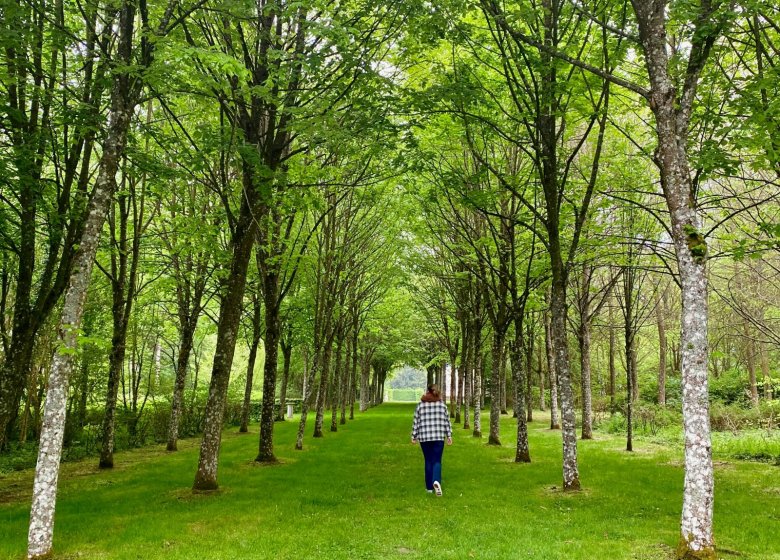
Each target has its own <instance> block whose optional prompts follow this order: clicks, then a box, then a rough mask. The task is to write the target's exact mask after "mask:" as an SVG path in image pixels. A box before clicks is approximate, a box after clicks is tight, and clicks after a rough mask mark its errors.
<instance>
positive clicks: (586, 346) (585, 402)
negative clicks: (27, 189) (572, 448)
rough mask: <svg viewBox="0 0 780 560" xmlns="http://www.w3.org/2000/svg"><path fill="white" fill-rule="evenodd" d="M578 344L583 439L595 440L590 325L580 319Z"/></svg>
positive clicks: (585, 320)
mask: <svg viewBox="0 0 780 560" xmlns="http://www.w3.org/2000/svg"><path fill="white" fill-rule="evenodd" d="M579 327H580V328H579V332H578V333H577V342H578V343H579V346H580V372H581V375H582V428H581V436H580V437H581V438H582V439H593V400H592V393H591V372H590V325H589V324H588V321H587V319H583V318H582V317H581V318H580V325H579Z"/></svg>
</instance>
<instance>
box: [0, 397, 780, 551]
mask: <svg viewBox="0 0 780 560" xmlns="http://www.w3.org/2000/svg"><path fill="white" fill-rule="evenodd" d="M412 411H413V405H407V404H403V405H400V404H386V405H382V406H381V407H378V408H376V409H373V410H371V411H369V412H367V413H365V414H363V415H360V416H359V417H358V418H357V419H356V420H354V421H352V422H350V423H349V424H348V425H347V426H342V427H340V430H341V431H339V432H338V433H335V434H331V433H326V437H325V438H323V439H319V440H314V439H313V438H311V437H307V439H306V441H305V447H306V449H305V451H303V452H296V451H294V449H293V442H294V439H295V430H296V428H297V423H294V422H291V421H288V422H285V423H282V424H277V429H276V451H277V455H278V456H279V458H280V459H281V460H282V464H280V465H277V466H272V467H259V466H256V465H254V464H253V463H252V461H251V459H252V458H253V457H254V456H255V454H256V446H257V428H256V426H253V428H254V430H253V433H251V434H249V435H238V434H236V433H235V431H234V430H228V431H226V432H225V436H224V438H223V448H222V456H221V463H220V472H219V480H220V484H221V488H222V489H221V491H220V492H219V493H217V494H215V495H193V494H192V493H191V492H190V490H189V488H190V486H191V484H192V480H193V476H194V471H195V466H196V463H197V441H196V440H190V441H187V442H184V443H183V445H182V450H181V451H179V452H178V453H176V454H166V453H165V452H164V451H163V450H162V448H155V449H146V450H139V451H134V452H128V453H121V454H118V455H117V464H118V468H117V469H115V470H114V471H113V472H107V473H106V472H98V471H97V469H95V468H94V465H95V464H96V462H97V461H96V460H94V459H93V460H90V461H89V462H86V463H79V464H68V465H65V467H64V473H63V479H62V482H61V489H60V496H59V503H58V508H57V525H56V530H55V550H56V553H57V555H56V557H57V558H112V559H113V558H116V559H133V560H136V559H156V558H160V559H163V558H164V559H166V560H173V559H195V558H197V559H265V558H267V559H269V560H270V559H274V560H276V559H280V560H281V559H290V560H302V559H304V560H305V559H315V558H316V559H322V560H331V559H350V560H351V559H385V558H403V559H413V558H420V559H423V558H425V559H439V558H440V559H445V558H446V559H457V560H462V559H470V558H478V559H479V558H484V559H544V560H550V559H567V560H569V559H571V560H577V559H581V560H600V559H656V558H658V559H666V558H670V555H671V550H672V548H673V547H674V545H675V544H676V540H677V531H678V523H679V515H680V504H681V492H682V490H681V488H682V475H683V473H682V461H681V454H680V451H679V450H678V449H669V448H667V447H663V446H659V445H655V444H651V443H644V442H638V443H637V446H636V447H637V451H636V452H634V453H633V454H628V453H626V452H624V451H623V450H622V446H623V442H622V440H621V439H620V438H617V437H613V436H608V435H604V434H597V439H596V440H595V441H588V442H579V446H578V449H579V452H580V474H581V479H582V483H583V486H584V490H583V491H582V492H579V493H574V494H564V493H562V492H561V491H560V479H561V473H560V456H561V443H560V434H559V433H558V432H551V431H549V430H547V429H546V427H547V424H546V422H542V421H537V422H535V423H534V424H532V426H531V430H530V437H531V453H532V459H533V463H531V464H530V465H517V464H515V463H513V462H512V459H513V457H514V449H513V447H512V445H511V444H512V441H513V438H514V423H513V421H512V420H511V419H510V418H505V419H504V420H503V423H502V437H503V439H504V443H505V445H504V446H503V447H501V448H495V447H488V446H487V445H485V444H484V440H483V441H482V442H480V441H478V440H476V439H474V438H472V437H471V435H470V433H469V432H466V431H464V430H463V429H462V428H459V427H458V428H456V431H455V444H454V445H453V446H452V447H448V448H447V449H446V450H445V456H444V473H443V479H444V480H443V487H444V496H443V497H442V498H438V499H437V498H435V497H433V496H431V495H429V494H427V493H425V491H424V485H423V476H422V454H421V453H420V450H419V448H418V447H415V446H412V445H411V444H410V443H409V439H408V433H409V428H410V424H411V415H412ZM537 417H539V415H537ZM483 426H485V428H486V427H487V418H485V420H484V423H483ZM310 432H311V429H309V433H308V434H307V436H309V435H310ZM716 465H717V466H716V476H717V480H716V485H717V486H716V513H715V523H716V528H715V530H716V536H717V544H718V546H719V548H720V550H721V553H720V556H721V557H722V558H727V559H731V558H739V559H755V560H772V559H775V560H780V468H778V467H776V466H771V465H765V464H758V463H745V462H738V461H737V462H721V461H719V462H717V463H716ZM31 480H32V478H31V473H27V472H25V473H14V474H11V475H6V476H4V477H2V478H0V558H11V559H20V558H22V557H23V556H24V551H25V546H26V536H27V516H28V514H29V511H28V508H29V492H30V490H29V488H30V486H31Z"/></svg>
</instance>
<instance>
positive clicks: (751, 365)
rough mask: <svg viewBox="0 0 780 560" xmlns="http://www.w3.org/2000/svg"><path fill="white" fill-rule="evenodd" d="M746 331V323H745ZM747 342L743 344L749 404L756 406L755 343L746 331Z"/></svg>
mask: <svg viewBox="0 0 780 560" xmlns="http://www.w3.org/2000/svg"><path fill="white" fill-rule="evenodd" d="M745 330H746V331H747V330H748V328H747V325H745ZM747 335H748V338H747V343H746V344H745V362H747V370H748V383H749V385H750V404H752V405H753V406H758V381H757V378H756V343H755V341H754V340H753V339H752V338H750V333H747Z"/></svg>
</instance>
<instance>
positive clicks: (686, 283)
mask: <svg viewBox="0 0 780 560" xmlns="http://www.w3.org/2000/svg"><path fill="white" fill-rule="evenodd" d="M0 44H1V45H0V46H1V47H2V49H1V50H0V68H2V69H1V70H0V100H2V103H1V104H0V115H2V128H0V341H1V342H2V344H1V345H0V458H4V457H5V458H14V457H16V458H17V459H19V460H20V461H22V462H23V458H24V456H25V453H29V452H30V450H32V453H36V454H37V462H36V465H37V466H36V478H35V487H34V493H33V502H32V513H31V520H30V530H29V547H28V557H29V558H43V557H46V556H47V555H48V554H50V552H51V546H52V535H53V529H54V514H55V506H56V492H57V480H58V473H59V465H60V462H61V460H63V459H64V458H70V457H80V456H83V455H85V454H86V455H90V456H94V460H95V462H96V463H97V464H99V466H100V468H104V469H110V468H113V467H114V465H115V462H116V461H118V460H120V459H118V458H117V457H115V456H114V452H115V451H116V450H117V449H121V448H127V447H132V446H141V445H144V444H146V443H150V442H155V441H156V442H160V443H166V444H167V449H168V451H170V452H175V451H176V450H177V441H178V440H179V439H180V438H181V437H185V436H186V437H189V436H198V437H199V438H201V444H200V455H199V460H198V464H197V465H193V491H199V492H208V491H212V490H215V489H217V488H218V486H219V483H218V480H219V479H218V467H219V450H220V439H221V435H222V432H223V429H224V427H225V426H226V425H236V426H240V430H241V431H242V432H246V431H248V429H249V427H248V425H249V422H250V420H254V421H256V422H258V423H259V429H258V433H257V437H258V440H257V442H258V447H257V456H256V457H254V459H255V461H257V462H259V463H268V464H272V463H275V462H276V457H275V454H274V439H273V435H274V423H275V422H278V421H283V420H284V416H285V410H286V405H287V404H288V403H290V404H292V405H293V406H294V407H295V409H296V411H297V412H299V413H300V414H299V416H298V417H297V420H296V421H297V422H299V425H298V437H297V443H296V448H297V449H303V448H304V446H305V445H306V438H307V437H315V438H317V437H327V432H328V431H331V432H335V431H338V430H340V429H343V428H342V426H345V425H347V424H348V420H349V419H352V418H354V416H355V415H356V414H359V412H360V411H365V410H366V409H368V408H369V407H371V406H375V405H377V404H380V403H381V402H382V400H383V398H384V393H385V385H386V382H387V381H388V376H390V375H391V373H392V371H393V369H394V368H395V367H396V366H401V365H404V364H410V365H414V366H416V367H420V368H422V369H424V370H426V371H427V380H428V382H429V383H432V382H437V383H439V384H441V385H442V392H443V394H444V396H445V399H446V401H447V403H448V405H449V406H450V410H451V415H452V418H453V421H454V422H456V423H457V424H459V425H460V426H461V428H462V429H467V430H469V432H468V433H470V434H473V436H474V437H480V438H484V440H485V442H486V443H487V444H490V445H511V446H513V447H515V446H516V455H515V460H516V461H517V462H519V463H523V462H529V461H532V460H533V449H532V448H531V447H530V446H529V444H528V433H527V422H528V421H529V420H531V419H532V417H533V413H534V412H535V411H538V410H540V409H541V410H542V411H549V414H550V427H551V429H560V431H561V435H562V438H561V441H562V456H561V464H560V468H561V471H560V473H561V477H562V483H563V489H564V490H565V491H576V490H579V489H581V488H583V487H584V488H587V485H588V481H587V478H584V479H581V478H580V472H579V465H578V462H579V459H578V451H577V450H578V445H583V443H581V442H582V441H584V440H588V439H592V438H593V431H594V430H595V429H598V428H599V426H600V425H605V424H607V423H609V424H610V425H612V426H619V429H620V430H621V431H623V432H624V433H625V434H626V450H627V451H631V450H632V448H633V433H634V429H635V427H636V425H637V422H642V423H646V422H651V423H663V422H670V423H675V422H679V423H680V425H681V426H682V427H683V431H684V453H685V483H684V488H683V489H682V490H683V492H682V493H683V503H682V514H681V526H680V543H679V547H678V549H677V555H678V557H679V558H700V559H712V558H715V537H714V535H713V532H712V527H713V519H712V518H713V503H714V478H713V466H712V451H711V449H712V446H711V440H710V430H711V425H712V426H714V427H715V428H716V429H722V428H728V429H740V428H742V427H762V428H768V429H771V428H773V427H774V426H776V425H777V423H778V421H780V405H779V403H778V401H777V399H776V396H777V391H778V390H780V374H778V373H777V371H778V369H779V368H780V352H779V351H778V345H780V335H779V334H778V333H780V328H778V327H780V324H778V320H779V318H780V281H778V278H780V204H779V203H778V195H780V189H779V188H778V186H779V185H780V183H779V181H780V131H778V122H780V121H779V120H778V119H780V106H779V105H778V103H777V94H778V91H777V90H778V88H780V75H778V74H779V72H778V67H777V62H776V61H777V60H778V59H780V57H778V55H780V4H778V2H776V1H772V0H745V1H742V2H724V1H720V0H643V1H640V0H636V1H631V2H626V1H622V2H620V1H617V0H583V1H579V0H578V1H565V0H540V1H538V2H530V1H526V0H504V1H500V0H471V1H467V0H442V1H425V0H419V1H418V0H412V1H408V2H407V1H403V2H397V1H395V2H394V1H384V0H302V1H296V2H291V1H287V0H256V1H249V0H166V1H161V2H146V1H144V0H1V1H0ZM446 380H448V383H446V384H445V381H446ZM711 403H712V405H711ZM356 409H357V410H356ZM483 409H484V410H485V412H486V414H485V418H486V419H488V422H487V425H486V426H483V425H482V411H483ZM502 414H512V415H513V416H514V417H516V419H517V430H516V433H513V434H502V433H500V423H499V419H500V417H501V415H502ZM9 460H10V459H9ZM3 464H5V463H3ZM518 472H520V471H518Z"/></svg>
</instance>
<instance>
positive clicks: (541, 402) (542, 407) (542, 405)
mask: <svg viewBox="0 0 780 560" xmlns="http://www.w3.org/2000/svg"><path fill="white" fill-rule="evenodd" d="M536 355H537V357H538V361H537V365H538V370H539V410H541V411H542V412H544V411H545V410H547V404H546V403H545V388H544V364H543V363H542V351H541V349H540V350H539V351H538V352H537V353H536ZM529 398H530V395H529Z"/></svg>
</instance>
